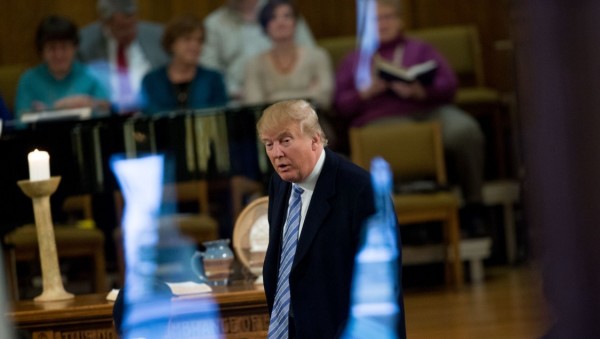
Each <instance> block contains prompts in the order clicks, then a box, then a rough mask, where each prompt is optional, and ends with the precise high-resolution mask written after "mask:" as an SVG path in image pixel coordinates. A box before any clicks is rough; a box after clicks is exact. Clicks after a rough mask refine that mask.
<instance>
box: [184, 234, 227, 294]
mask: <svg viewBox="0 0 600 339" xmlns="http://www.w3.org/2000/svg"><path fill="white" fill-rule="evenodd" d="M202 244H203V245H204V247H205V248H206V250H204V251H196V252H195V253H194V255H193V256H192V258H191V265H192V269H193V270H194V273H196V276H198V279H200V281H202V282H203V283H206V284H208V285H210V286H224V285H227V283H228V281H229V275H230V274H231V270H232V264H233V252H232V251H231V249H230V248H229V239H219V240H213V241H207V242H204V243H202Z"/></svg>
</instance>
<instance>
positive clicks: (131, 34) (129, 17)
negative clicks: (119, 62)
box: [106, 13, 137, 46]
mask: <svg viewBox="0 0 600 339" xmlns="http://www.w3.org/2000/svg"><path fill="white" fill-rule="evenodd" d="M106 24H107V26H108V29H109V30H110V34H111V35H112V36H113V38H115V40H117V42H118V43H119V44H120V45H123V46H127V45H129V44H130V43H131V42H132V41H133V40H135V37H136V35H137V15H136V14H127V13H115V14H113V15H112V17H111V18H110V19H109V20H108V21H107V22H106Z"/></svg>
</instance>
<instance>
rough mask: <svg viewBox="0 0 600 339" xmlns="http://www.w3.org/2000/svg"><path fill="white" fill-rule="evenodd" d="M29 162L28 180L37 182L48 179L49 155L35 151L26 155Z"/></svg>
mask: <svg viewBox="0 0 600 339" xmlns="http://www.w3.org/2000/svg"><path fill="white" fill-rule="evenodd" d="M27 160H28V161H29V180H31V181H39V180H48V179H50V155H48V152H44V151H38V150H37V149H36V150H35V151H33V152H30V153H29V154H28V155H27Z"/></svg>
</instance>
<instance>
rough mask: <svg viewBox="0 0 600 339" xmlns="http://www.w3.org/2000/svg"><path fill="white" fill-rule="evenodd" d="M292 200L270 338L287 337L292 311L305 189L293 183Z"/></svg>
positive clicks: (280, 264) (282, 248) (272, 314)
mask: <svg viewBox="0 0 600 339" xmlns="http://www.w3.org/2000/svg"><path fill="white" fill-rule="evenodd" d="M292 188H293V192H292V201H291V203H290V207H289V209H288V218H287V221H286V226H287V227H286V228H285V234H284V236H283V246H282V247H281V257H280V262H279V276H278V278H277V290H276V291H275V305H273V310H272V312H271V322H270V324H269V336H268V337H269V339H272V338H287V337H288V325H289V319H288V317H289V311H290V279H289V278H290V271H291V270H292V263H293V262H294V254H296V245H297V243H298V231H299V229H300V212H301V211H302V199H301V196H302V192H304V190H303V189H302V188H300V187H299V186H297V185H293V186H292Z"/></svg>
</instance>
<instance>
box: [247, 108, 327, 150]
mask: <svg viewBox="0 0 600 339" xmlns="http://www.w3.org/2000/svg"><path fill="white" fill-rule="evenodd" d="M292 122H298V123H300V131H301V132H302V133H303V134H305V135H308V136H310V137H313V136H315V135H319V136H320V137H321V143H322V144H323V147H325V146H327V137H326V136H325V132H323V129H322V128H321V125H320V124H319V117H318V116H317V112H315V109H314V108H313V107H312V106H311V105H310V104H309V103H308V102H307V101H306V100H284V101H280V102H277V103H274V104H273V105H271V106H269V107H267V108H266V109H265V110H264V112H263V114H262V116H261V117H260V119H259V120H258V122H257V123H256V130H257V131H258V135H259V136H261V135H263V134H264V133H265V132H269V131H274V130H276V129H281V128H283V127H284V126H286V125H288V124H290V123H292Z"/></svg>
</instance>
